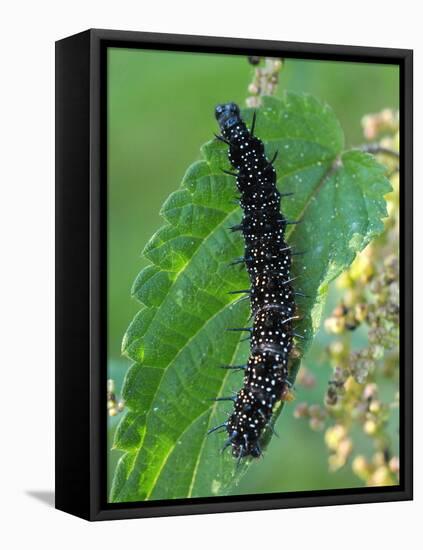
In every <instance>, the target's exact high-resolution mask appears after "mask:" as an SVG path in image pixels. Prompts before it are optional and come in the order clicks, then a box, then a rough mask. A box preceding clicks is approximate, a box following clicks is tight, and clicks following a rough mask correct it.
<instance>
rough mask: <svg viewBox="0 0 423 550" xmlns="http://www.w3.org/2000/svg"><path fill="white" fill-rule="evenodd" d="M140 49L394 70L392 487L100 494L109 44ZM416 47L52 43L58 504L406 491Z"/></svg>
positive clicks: (224, 506)
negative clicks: (144, 497) (396, 276)
mask: <svg viewBox="0 0 423 550" xmlns="http://www.w3.org/2000/svg"><path fill="white" fill-rule="evenodd" d="M110 46H113V47H124V48H143V49H154V50H170V51H184V52H207V53H222V54H242V55H261V56H270V57H295V58H297V59H298V58H304V59H319V60H337V61H355V62H365V63H382V64H383V63H390V64H397V65H398V66H399V68H400V113H401V130H400V138H401V148H400V158H401V162H400V180H401V204H400V220H401V227H400V245H401V277H400V280H401V290H400V300H401V301H400V303H401V336H400V357H401V368H400V373H401V374H400V392H401V401H400V407H401V409H400V419H401V438H400V459H401V480H400V485H398V486H395V487H375V488H371V487H369V488H362V489H343V490H325V491H312V492H296V493H283V494H266V495H252V496H234V497H210V498H202V499H184V500H170V501H152V502H140V503H127V504H109V503H107V498H106V463H105V461H106V414H107V413H106V403H105V401H106V382H107V380H106V377H107V373H106V367H105V365H106V363H107V350H106V343H105V342H106V334H107V326H106V323H107V296H106V287H107V270H106V265H107V264H106V258H107V238H106V237H107V236H106V228H107V216H106V207H107V193H106V189H107V186H106V178H107V173H106V171H107V163H106V130H107V128H106V101H107V88H106V70H107V67H106V62H105V60H106V51H107V48H108V47H110ZM412 79H413V52H412V50H405V49H388V48H373V47H372V48H370V47H358V46H335V45H325V44H307V43H292V42H275V41H264V40H248V39H233V38H215V37H203V36H184V35H170V34H156V33H142V32H127V31H112V30H99V29H91V30H87V31H85V32H82V33H80V34H76V35H74V36H71V37H68V38H65V39H63V40H59V41H58V42H57V43H56V508H58V509H60V510H63V511H65V512H68V513H71V514H74V515H76V516H80V517H82V518H85V519H87V520H109V519H122V518H137V517H151V516H170V515H182V514H201V513H214V512H231V511H244V510H266V509H274V508H288V507H289V508H293V507H305V506H322V505H325V506H327V505H335V504H358V503H368V502H383V501H400V500H410V499H412V494H413V493H412V479H413V474H412V455H413V452H412V451H413V449H412V431H413V416H412V399H413V394H412V344H413V342H412V248H413V247H412V237H413V235H412V200H413V199H412V196H413V193H412V162H413V159H412V155H413V133H412V110H413V103H412V102H413V95H412V94H413V91H412V90H413V88H412V83H413V81H412Z"/></svg>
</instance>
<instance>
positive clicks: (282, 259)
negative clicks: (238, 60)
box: [215, 103, 296, 459]
mask: <svg viewBox="0 0 423 550" xmlns="http://www.w3.org/2000/svg"><path fill="white" fill-rule="evenodd" d="M215 115H216V119H217V121H218V123H219V126H220V130H221V134H222V135H221V136H217V137H218V138H219V139H221V140H223V141H225V143H227V144H228V145H229V152H228V158H229V161H230V163H231V165H232V167H233V168H234V169H235V170H237V174H236V184H237V187H238V190H239V192H240V195H241V198H240V205H241V208H242V210H243V219H242V222H241V224H240V226H238V227H237V229H239V230H241V231H242V233H243V236H244V240H245V254H244V261H245V265H246V267H247V270H248V274H249V277H250V281H251V290H250V300H251V312H252V316H253V318H254V322H253V328H252V331H251V339H250V347H251V350H250V356H249V359H248V363H247V365H246V368H245V370H244V384H243V387H242V388H241V389H240V391H239V392H238V393H237V395H236V397H234V399H233V401H234V409H233V411H232V413H231V414H230V416H229V418H228V420H227V421H226V422H225V423H224V424H223V426H224V427H225V429H226V430H227V432H228V436H229V437H228V440H227V442H226V446H229V445H231V446H232V454H233V456H235V457H238V459H241V458H243V457H246V456H249V455H250V456H253V457H258V456H260V455H261V449H260V438H261V436H262V435H263V431H264V429H265V428H266V427H267V426H269V423H270V421H271V418H272V414H273V411H274V407H275V405H276V404H277V403H278V401H280V400H281V399H283V398H284V396H285V395H286V393H287V391H288V389H289V385H290V384H289V380H288V359H289V355H290V352H291V349H292V346H293V327H292V322H293V320H294V319H295V318H296V317H295V309H296V306H295V301H294V290H293V287H292V285H291V277H290V268H291V251H290V247H289V246H288V245H287V243H286V242H285V228H286V225H287V221H286V219H285V218H284V216H283V214H282V213H281V210H280V202H281V194H280V193H279V191H278V189H277V187H276V171H275V169H274V167H273V165H272V162H269V161H268V160H267V158H266V156H265V152H264V145H263V143H262V141H261V140H260V139H258V138H257V137H255V136H254V121H253V127H252V129H251V132H250V131H249V130H248V128H247V126H246V125H245V123H244V121H243V120H242V119H241V116H240V111H239V108H238V106H237V105H236V104H234V103H227V104H225V105H218V106H217V107H216V111H215Z"/></svg>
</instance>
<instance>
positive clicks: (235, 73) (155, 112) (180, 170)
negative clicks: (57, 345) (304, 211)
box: [108, 48, 399, 494]
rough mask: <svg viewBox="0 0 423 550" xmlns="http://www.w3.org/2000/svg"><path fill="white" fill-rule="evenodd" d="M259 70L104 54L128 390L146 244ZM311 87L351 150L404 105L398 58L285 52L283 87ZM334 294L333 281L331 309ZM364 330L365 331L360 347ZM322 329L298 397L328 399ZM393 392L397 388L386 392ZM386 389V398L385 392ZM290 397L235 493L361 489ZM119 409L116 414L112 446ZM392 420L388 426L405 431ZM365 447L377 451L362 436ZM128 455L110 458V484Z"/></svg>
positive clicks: (157, 55) (115, 350)
mask: <svg viewBox="0 0 423 550" xmlns="http://www.w3.org/2000/svg"><path fill="white" fill-rule="evenodd" d="M253 70H254V69H253V67H252V66H251V65H249V63H248V62H247V59H246V58H245V57H241V56H223V55H204V54H191V53H190V54H185V53H173V52H154V51H143V50H136V49H123V48H110V49H109V50H108V252H109V254H108V280H109V289H108V299H109V304H108V307H109V320H108V330H109V332H108V357H109V361H108V377H109V378H112V379H114V380H115V382H116V390H117V394H118V395H119V394H120V389H121V385H122V380H123V377H124V375H125V372H126V369H127V368H128V366H129V361H127V360H125V359H124V358H122V357H121V355H120V344H121V340H122V337H123V334H124V332H125V330H126V328H127V326H128V324H129V323H130V321H131V320H132V318H133V316H134V315H135V313H136V312H137V311H138V309H139V304H137V302H136V301H135V300H133V299H131V297H130V289H131V285H132V282H133V281H134V279H135V277H136V275H137V273H138V272H139V271H140V270H141V269H142V268H143V267H144V266H145V265H146V262H145V260H143V258H142V257H141V254H140V253H141V250H142V249H143V247H144V245H145V244H146V242H147V241H148V240H149V238H150V237H151V235H152V234H153V233H154V232H155V231H156V230H157V229H158V228H159V227H160V226H161V225H162V224H163V221H162V220H161V218H160V216H159V210H160V207H161V205H162V204H163V202H164V200H165V199H166V198H167V196H168V195H169V194H170V193H171V192H172V191H174V190H176V189H177V188H178V187H179V184H180V181H181V179H182V176H183V174H184V172H185V170H186V169H187V167H188V166H189V165H190V164H191V163H192V162H193V161H195V160H197V159H198V158H199V157H200V152H199V149H200V146H201V145H202V144H203V143H204V142H206V141H208V140H210V139H211V138H212V136H213V133H214V132H215V131H216V123H215V119H214V107H215V105H216V104H217V103H222V102H227V101H235V102H237V103H239V104H240V105H245V99H246V97H247V95H248V94H247V86H248V84H249V83H250V81H251V79H252V75H253ZM284 89H289V90H293V91H297V92H307V93H311V94H313V95H314V96H316V97H317V98H318V99H320V100H322V101H325V102H327V103H328V104H329V105H331V107H332V108H333V109H334V111H335V113H336V114H337V116H338V118H339V120H340V122H341V124H342V126H343V128H344V132H345V136H346V143H347V146H351V145H358V144H360V143H362V142H363V137H362V132H361V127H360V120H361V117H362V116H363V115H364V114H366V113H370V112H376V111H380V110H381V109H383V108H385V107H390V108H395V109H397V108H398V105H399V70H398V67H396V66H391V65H374V64H362V63H338V62H323V61H304V60H295V59H287V60H286V62H285V65H284V68H283V70H282V73H281V78H280V85H279V92H281V91H282V90H284ZM335 301H336V290H335V289H332V291H331V294H330V300H329V302H328V308H330V307H331V305H332V306H333V304H334V303H335ZM364 338H365V334H363V333H362V332H361V331H357V334H354V340H355V341H356V343H357V346H359V345H360V342H361V343H363V341H364ZM327 341H328V340H327V336H326V335H325V334H324V332H323V331H321V332H320V333H319V334H318V335H317V337H316V339H315V342H314V344H313V346H312V349H311V351H310V352H309V354H308V355H307V357H306V360H305V363H306V365H307V367H308V368H310V369H311V370H312V372H313V374H314V375H315V376H316V377H317V384H316V387H314V388H313V389H311V390H310V389H303V388H301V387H299V388H297V391H296V402H297V403H298V402H301V401H305V400H306V401H309V402H317V403H321V402H322V397H323V395H324V392H325V389H326V387H327V382H328V379H329V378H330V374H331V368H330V367H329V365H328V364H327V363H326V362H325V355H324V353H323V350H324V347H325V345H326V343H327ZM381 391H382V392H385V394H386V397H387V398H389V399H392V392H393V388H390V387H385V388H383V387H382V388H381ZM381 397H382V398H383V397H384V395H383V393H382V395H381ZM293 409H294V405H288V406H287V408H286V410H285V411H284V413H283V414H282V415H281V417H280V419H279V422H278V425H279V430H278V431H279V432H280V433H281V434H282V437H281V438H280V439H277V438H274V440H273V441H272V443H271V445H270V446H269V450H268V452H267V454H266V458H265V464H266V467H263V463H262V462H261V461H258V462H257V463H256V464H254V465H253V466H252V467H251V468H250V469H249V470H248V472H247V474H246V476H245V477H244V478H243V480H242V481H241V484H240V485H239V486H238V487H237V488H236V490H235V491H234V492H236V494H243V493H254V492H255V493H265V492H271V491H296V490H311V489H329V488H336V487H342V488H343V487H355V486H361V481H360V480H359V479H358V478H356V477H355V476H354V475H353V474H352V473H351V469H350V468H348V467H345V468H343V469H341V470H340V471H338V472H336V473H329V471H328V466H327V450H326V446H325V444H324V441H323V436H322V434H321V433H315V432H312V431H311V430H310V429H309V427H308V425H307V423H306V422H304V421H299V420H295V419H294V418H293V417H292V412H293ZM119 420H120V416H117V417H111V418H109V428H108V432H109V448H110V447H111V443H112V440H113V432H114V429H115V427H116V424H117V423H118V422H119ZM394 424H395V422H393V425H392V427H391V429H392V431H394V430H396V429H397V428H398V426H397V425H394ZM359 443H360V444H361V450H362V452H363V453H364V454H368V453H369V452H370V447H369V443H368V441H366V439H365V438H364V436H363V437H362V438H361V439H359ZM119 455H120V453H119V452H118V451H110V452H109V456H108V465H109V482H110V481H111V479H112V476H113V471H114V467H115V464H116V462H117V459H118V458H119Z"/></svg>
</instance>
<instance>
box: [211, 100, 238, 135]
mask: <svg viewBox="0 0 423 550" xmlns="http://www.w3.org/2000/svg"><path fill="white" fill-rule="evenodd" d="M215 116H216V120H217V122H218V123H219V126H220V128H221V129H222V131H223V130H229V129H230V128H231V127H232V126H234V125H235V124H238V123H239V122H240V112H239V107H238V105H237V104H236V103H225V104H223V105H217V107H216V109H215Z"/></svg>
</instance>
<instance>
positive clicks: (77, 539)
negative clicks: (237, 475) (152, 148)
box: [0, 0, 423, 550]
mask: <svg viewBox="0 0 423 550" xmlns="http://www.w3.org/2000/svg"><path fill="white" fill-rule="evenodd" d="M418 6H419V4H418V3H417V2H413V1H412V0H403V1H401V2H392V1H389V0H387V1H385V2H380V1H379V2H378V1H377V0H376V1H373V2H371V1H370V0H365V1H363V0H350V1H349V2H342V1H339V0H338V1H333V2H331V1H329V0H320V1H315V0H313V1H311V2H307V1H306V0H303V1H302V2H301V1H300V2H287V1H282V0H279V1H275V0H267V1H263V2H248V1H244V2H242V3H239V5H237V4H236V2H229V1H228V0H225V1H222V0H213V2H206V3H204V4H203V3H202V2H200V1H197V2H195V1H188V0H173V1H169V0H168V1H167V2H147V1H141V0H140V1H138V2H129V1H127V0H119V1H114V2H111V1H110V0H102V1H100V0H92V1H88V0H85V1H81V0H73V1H72V2H60V1H57V0H56V1H55V2H49V1H47V0H37V1H23V2H22V1H21V2H19V1H15V2H13V3H12V2H7V3H5V4H3V6H2V16H1V23H2V25H1V27H2V29H1V33H0V41H1V46H2V47H1V49H0V52H1V64H0V71H1V72H0V74H1V78H0V81H1V84H0V94H1V101H0V130H1V133H0V135H1V140H2V146H1V153H2V154H1V160H0V172H1V173H0V186H1V199H0V226H1V227H0V242H1V245H0V266H1V267H0V278H1V283H0V320H1V326H0V342H1V357H2V363H1V379H0V380H1V381H0V414H1V416H2V418H1V421H0V425H1V427H2V432H1V435H0V446H1V448H2V451H1V452H0V460H1V461H2V462H4V464H2V465H1V466H0V506H1V516H0V518H1V519H0V521H1V523H2V524H3V527H2V539H3V540H5V541H6V540H8V543H7V547H8V548H20V547H22V548H23V547H24V545H25V546H26V545H28V546H29V545H31V546H32V547H36V548H38V547H42V548H46V549H49V548H60V549H62V550H65V549H68V548H69V549H70V548H72V549H75V548H89V547H94V545H96V546H97V547H98V546H99V545H102V546H103V547H104V548H106V547H107V548H110V549H112V548H125V546H126V545H127V544H129V545H134V546H135V545H136V548H142V547H144V548H147V547H149V546H151V547H153V548H156V547H158V548H162V547H165V545H166V546H169V547H172V546H173V545H175V546H176V547H182V545H183V546H184V547H186V548H197V547H201V548H213V549H216V548H221V547H222V548H236V549H242V548H243V547H245V546H247V547H248V548H254V549H255V550H257V549H261V548H263V547H266V548H268V547H269V546H272V547H274V548H291V549H293V548H301V549H303V548H311V549H320V548H322V549H323V548H330V547H335V545H336V546H338V545H339V548H341V550H348V549H350V548H351V549H352V548H354V549H358V548H360V547H361V548H363V549H367V548H376V547H377V548H383V549H384V550H388V549H391V548H396V549H397V548H398V547H401V546H403V545H404V544H406V541H407V539H413V538H415V539H416V540H421V538H422V537H421V530H420V528H421V525H420V523H421V517H422V500H421V492H422V477H423V474H422V470H423V468H422V464H423V462H422V438H421V436H420V435H419V434H421V433H422V425H423V413H422V404H421V400H419V401H420V403H417V404H416V411H415V426H416V430H415V431H416V434H417V439H416V454H415V463H416V468H415V479H416V484H415V495H416V500H415V502H413V503H410V502H409V503H398V504H397V503H393V504H391V503H390V504H373V505H366V506H349V507H331V508H310V509H303V510H286V511H272V512H256V513H242V514H241V513H240V514H224V515H215V516H197V517H184V518H179V517H178V518H168V519H152V520H130V521H121V522H109V523H101V524H100V523H98V524H88V523H85V522H83V521H82V520H79V519H76V518H73V517H71V516H67V515H65V514H63V513H61V512H58V511H55V510H54V509H53V508H51V507H49V506H47V505H46V504H45V503H43V502H42V501H40V500H39V499H38V498H35V497H34V496H31V495H30V494H28V493H29V492H31V491H32V492H34V491H35V492H37V491H38V492H39V491H41V492H43V491H44V492H48V491H51V490H52V488H53V425H54V424H53V422H54V417H53V365H54V363H53V345H54V342H53V307H54V297H53V260H54V258H53V243H54V241H53V227H54V218H53V183H54V171H53V170H54V166H53V160H54V118H53V117H54V110H53V109H54V41H55V40H56V39H58V38H62V37H64V36H67V35H69V34H73V33H75V32H78V31H80V30H84V29H86V28H89V27H99V28H115V29H129V30H144V31H161V32H170V33H187V34H205V35H207V34H209V35H221V36H237V37H250V38H266V39H276V40H292V41H307V42H326V43H341V44H357V45H368V46H390V47H404V48H414V49H415V50H416V51H415V73H416V75H415V82H416V84H415V97H416V105H415V121H416V127H417V126H418V123H419V122H421V118H422V117H421V114H422V107H421V102H422V97H423V93H422V92H423V87H422V62H421V52H422V48H421V44H420V39H421V35H422V34H423V31H422V29H421V17H420V16H419V12H418ZM415 137H416V145H415V151H416V152H419V151H421V150H422V147H423V144H422V140H421V131H420V128H418V127H417V128H416V136H415ZM419 160H420V155H418V154H416V170H415V182H416V183H415V201H416V204H418V205H420V204H422V203H423V197H422V191H421V189H422V182H423V179H422V169H421V165H420V164H419ZM419 218H420V219H417V223H416V231H417V234H416V238H415V241H416V243H417V246H416V267H417V269H418V268H419V267H420V265H419V264H420V262H421V259H422V255H421V254H420V250H419V246H420V245H419V243H421V242H422V241H421V239H422V238H423V235H422V222H421V217H419ZM416 278H417V279H418V280H419V284H418V289H417V290H416V301H417V304H416V309H417V310H419V309H421V294H422V292H421V289H420V278H421V275H420V277H419V274H417V277H416ZM418 321H420V319H418ZM421 329H422V324H421V322H419V323H417V324H416V334H417V335H419V333H420V330H421ZM418 345H419V342H418ZM421 371H422V361H421V352H420V351H418V352H417V353H416V360H415V373H416V376H415V387H416V395H417V396H419V393H420V391H421V388H423V383H422V379H423V377H422V374H421ZM75 406H76V407H77V406H78V403H77V396H76V397H75ZM40 426H41V427H42V429H41V431H40ZM5 516H6V517H5ZM419 520H420V521H419ZM417 546H418V544H417ZM417 546H416V544H413V545H412V548H416V547H417Z"/></svg>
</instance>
